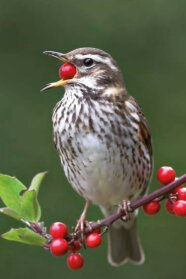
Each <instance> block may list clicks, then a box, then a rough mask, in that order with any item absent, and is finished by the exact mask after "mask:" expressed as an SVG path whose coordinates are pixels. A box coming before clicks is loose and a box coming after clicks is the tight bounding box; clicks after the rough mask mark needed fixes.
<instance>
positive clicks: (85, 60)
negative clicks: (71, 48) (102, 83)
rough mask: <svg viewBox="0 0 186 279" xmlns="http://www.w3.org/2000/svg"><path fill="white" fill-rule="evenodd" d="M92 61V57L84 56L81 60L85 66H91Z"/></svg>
mask: <svg viewBox="0 0 186 279" xmlns="http://www.w3.org/2000/svg"><path fill="white" fill-rule="evenodd" d="M93 63H94V60H93V59H92V58H85V59H84V60H83V64H84V65H85V66H86V67H90V66H92V65H93Z"/></svg>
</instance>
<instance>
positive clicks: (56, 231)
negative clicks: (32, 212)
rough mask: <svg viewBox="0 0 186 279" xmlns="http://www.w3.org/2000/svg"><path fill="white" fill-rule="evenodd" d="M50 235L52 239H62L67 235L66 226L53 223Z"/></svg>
mask: <svg viewBox="0 0 186 279" xmlns="http://www.w3.org/2000/svg"><path fill="white" fill-rule="evenodd" d="M50 234H51V236H53V238H64V237H65V236H66V234H67V226H66V225H65V224H63V223H60V222H55V223H53V224H52V225H51V227H50Z"/></svg>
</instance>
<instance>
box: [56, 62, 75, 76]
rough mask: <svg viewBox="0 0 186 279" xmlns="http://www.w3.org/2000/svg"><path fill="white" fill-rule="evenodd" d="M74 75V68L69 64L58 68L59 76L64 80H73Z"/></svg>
mask: <svg viewBox="0 0 186 279" xmlns="http://www.w3.org/2000/svg"><path fill="white" fill-rule="evenodd" d="M75 74H76V67H75V66H74V65H72V64H70V63H65V64H63V65H62V66H61V67H60V68H59V76H60V78H62V79H64V80H66V79H71V78H73V77H74V76H75Z"/></svg>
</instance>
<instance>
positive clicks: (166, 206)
mask: <svg viewBox="0 0 186 279" xmlns="http://www.w3.org/2000/svg"><path fill="white" fill-rule="evenodd" d="M165 208H166V209H167V211H168V212H169V213H170V214H175V213H174V210H173V203H171V202H170V201H169V200H167V201H166V203H165Z"/></svg>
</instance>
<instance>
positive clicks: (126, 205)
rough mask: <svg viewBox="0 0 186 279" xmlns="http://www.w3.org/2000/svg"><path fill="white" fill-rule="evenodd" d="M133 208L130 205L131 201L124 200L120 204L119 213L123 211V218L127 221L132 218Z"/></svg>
mask: <svg viewBox="0 0 186 279" xmlns="http://www.w3.org/2000/svg"><path fill="white" fill-rule="evenodd" d="M132 211H133V210H132V209H131V207H130V201H127V200H123V201H122V203H121V204H119V205H118V213H122V214H123V216H122V217H121V219H122V220H123V221H125V222H127V221H128V220H130V213H131V212H132Z"/></svg>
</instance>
